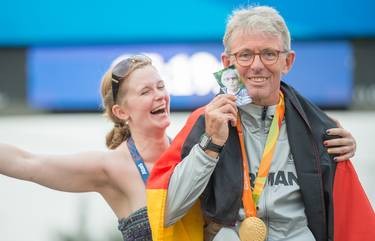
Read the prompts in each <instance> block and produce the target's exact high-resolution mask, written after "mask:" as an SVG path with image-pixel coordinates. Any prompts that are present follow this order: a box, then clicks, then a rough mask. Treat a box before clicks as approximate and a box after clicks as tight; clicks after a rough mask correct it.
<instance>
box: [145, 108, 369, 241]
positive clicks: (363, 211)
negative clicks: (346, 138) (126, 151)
mask: <svg viewBox="0 0 375 241" xmlns="http://www.w3.org/2000/svg"><path fill="white" fill-rule="evenodd" d="M203 110H204V108H200V109H198V110H196V111H194V112H193V113H192V114H191V116H190V117H189V118H188V120H187V122H186V124H185V126H184V127H183V129H182V130H181V131H180V132H179V133H178V135H177V136H176V137H175V139H174V141H173V142H172V144H171V146H170V147H169V148H168V150H167V151H166V152H165V153H164V154H163V155H162V156H161V158H160V159H159V160H158V161H157V162H156V163H155V166H154V168H153V170H152V172H151V175H150V177H149V180H148V184H147V189H146V195H147V209H148V216H149V220H150V225H151V230H152V238H153V241H203V217H202V212H201V207H200V203H199V201H197V202H196V203H195V204H194V206H193V207H192V208H191V209H190V210H189V212H188V213H187V214H186V215H185V216H184V217H183V218H182V219H181V220H180V221H178V222H176V223H175V224H174V225H171V226H169V227H164V216H165V209H166V199H167V191H168V185H169V180H170V177H171V175H172V173H173V170H174V167H175V166H176V165H177V164H178V163H179V162H181V149H182V146H183V144H184V142H185V140H186V138H187V136H188V135H189V133H190V131H191V129H192V127H193V126H194V124H195V123H196V121H197V119H198V118H199V116H200V115H201V114H202V112H203ZM333 185H334V187H333V194H332V195H333V209H334V210H333V212H334V214H333V215H334V221H333V225H334V227H333V230H334V239H333V241H372V240H375V214H374V210H373V209H372V206H371V204H370V202H369V200H368V198H367V196H366V193H365V192H364V190H363V188H362V186H361V183H360V182H359V179H358V176H357V174H356V172H355V170H354V167H353V166H352V164H351V162H350V161H349V160H348V161H343V162H339V163H337V166H336V171H335V177H334V184H333ZM327 195H330V194H327Z"/></svg>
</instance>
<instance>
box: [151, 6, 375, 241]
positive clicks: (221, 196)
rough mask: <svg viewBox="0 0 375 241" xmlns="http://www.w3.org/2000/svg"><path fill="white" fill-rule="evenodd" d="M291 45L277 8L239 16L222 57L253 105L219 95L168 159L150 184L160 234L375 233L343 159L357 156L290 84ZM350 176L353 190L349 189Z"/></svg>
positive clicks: (309, 240) (349, 236)
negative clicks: (331, 152)
mask: <svg viewBox="0 0 375 241" xmlns="http://www.w3.org/2000/svg"><path fill="white" fill-rule="evenodd" d="M290 42H291V41H290V34H289V30H288V28H287V26H286V24H285V22H284V19H283V18H282V17H281V16H280V15H279V13H278V12H277V11H276V10H275V9H273V8H271V7H263V6H257V7H249V8H245V9H239V10H236V11H234V12H233V14H232V16H231V17H230V19H229V22H228V24H227V28H226V33H225V36H224V47H225V51H224V53H223V54H222V63H223V65H224V67H227V66H230V65H232V64H234V65H235V67H236V69H237V71H238V72H239V74H240V76H241V79H242V80H243V82H244V85H245V87H246V89H247V91H248V94H249V96H250V97H251V98H252V103H251V104H247V105H244V106H240V107H237V106H236V104H235V101H236V98H235V97H234V96H233V95H227V94H223V95H218V96H216V97H215V98H214V99H213V100H212V101H211V102H210V103H209V104H208V105H207V106H206V107H205V108H204V110H202V109H200V110H198V111H196V112H195V113H193V115H192V117H191V118H190V119H189V120H188V122H187V124H186V126H185V127H184V129H183V130H182V131H181V133H180V134H179V135H178V136H177V137H176V140H175V141H174V143H172V146H171V147H170V149H169V151H167V153H165V154H164V155H163V156H162V158H161V160H159V162H158V163H157V165H156V167H155V168H154V171H153V173H152V176H151V180H150V182H149V186H148V188H149V189H148V208H149V216H150V221H151V227H152V232H153V238H154V240H179V241H180V240H202V239H203V238H204V239H205V240H214V241H218V240H225V241H232V240H233V241H234V240H236V241H237V240H270V241H276V240H288V241H291V240H292V241H294V240H295V241H297V240H298V241H301V240H302V241H315V240H318V241H326V240H335V241H337V240H373V239H374V235H375V234H374V228H373V227H375V218H374V212H373V210H372V207H371V204H370V203H369V201H368V200H367V198H366V195H365V194H364V192H363V190H362V188H361V186H360V184H359V182H358V180H357V177H356V175H355V172H354V170H353V169H352V167H351V165H350V162H349V161H348V162H342V163H340V164H338V165H337V164H336V162H335V160H337V158H341V159H347V158H348V157H350V154H348V153H346V154H344V155H340V153H341V152H345V150H343V149H340V148H338V149H336V151H337V152H336V154H337V155H338V157H337V156H336V157H333V156H332V155H329V153H328V152H327V149H326V148H325V145H327V144H329V141H328V140H326V139H324V138H326V135H325V134H326V132H327V130H329V131H330V134H340V133H339V132H338V129H335V128H334V127H336V124H335V123H334V122H333V121H332V120H331V119H330V118H329V117H328V116H327V115H326V114H325V113H324V112H322V111H321V110H320V109H319V108H317V107H316V106H315V105H313V104H312V103H310V102H309V101H308V100H306V99H305V98H303V97H302V96H301V95H300V94H298V93H297V92H296V91H295V90H294V89H293V88H292V87H290V86H288V85H287V84H285V83H284V82H282V81H281V79H282V76H283V75H285V74H287V73H288V72H289V71H290V69H291V68H292V65H293V62H294V59H295V53H294V51H293V50H292V49H291V43H290ZM228 123H229V124H228ZM331 128H334V129H331ZM338 140H339V139H338ZM338 140H335V141H337V142H335V144H337V145H341V144H345V143H344V142H345V140H346V139H344V140H341V142H339V141H338ZM327 141H328V143H327ZM331 144H332V143H331ZM346 144H347V143H346ZM180 160H182V161H181V162H180ZM344 182H348V183H349V186H350V188H351V189H346V190H345V192H343V191H339V190H342V189H343V188H346V187H347V186H346V185H348V183H344ZM158 187H159V188H165V192H164V193H163V194H162V195H159V196H157V195H155V192H156V190H157V188H158ZM157 199H158V200H159V201H160V202H161V205H159V206H158V205H157V203H158V201H156V200H157ZM198 200H199V201H200V202H197V201H198ZM349 200H351V201H353V202H350V201H349ZM349 205H350V206H349ZM349 207H350V209H348V208H349ZM343 210H344V211H345V212H346V214H347V216H346V217H342V216H340V215H342V214H340V213H339V212H341V211H343ZM358 217H361V218H363V219H365V220H366V224H365V225H361V224H359V223H358V222H357V221H358ZM160 218H161V219H162V220H160ZM159 221H160V222H159ZM366 225H368V226H366ZM203 233H204V235H203Z"/></svg>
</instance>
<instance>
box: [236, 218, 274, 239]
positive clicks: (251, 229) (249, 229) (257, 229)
mask: <svg viewBox="0 0 375 241" xmlns="http://www.w3.org/2000/svg"><path fill="white" fill-rule="evenodd" d="M238 233H239V235H240V239H241V241H264V240H266V236H267V227H266V224H265V223H264V222H263V221H262V219H260V218H257V217H248V218H246V219H245V220H244V221H243V222H242V223H241V225H240V229H239V232H238Z"/></svg>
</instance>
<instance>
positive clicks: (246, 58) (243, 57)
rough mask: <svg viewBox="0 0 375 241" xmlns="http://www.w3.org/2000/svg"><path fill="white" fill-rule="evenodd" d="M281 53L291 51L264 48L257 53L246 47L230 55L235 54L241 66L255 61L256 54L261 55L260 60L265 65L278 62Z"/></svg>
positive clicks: (246, 65)
mask: <svg viewBox="0 0 375 241" xmlns="http://www.w3.org/2000/svg"><path fill="white" fill-rule="evenodd" d="M281 53H282V54H285V53H289V51H286V50H284V51H280V50H277V49H262V50H261V51H260V52H259V53H255V52H254V51H252V50H250V49H244V50H241V51H239V52H237V53H233V54H230V55H233V56H234V57H235V58H236V61H237V63H238V64H239V65H240V66H242V67H248V66H250V65H251V64H252V63H253V62H254V59H255V56H256V55H259V57H260V60H261V61H262V63H263V64H264V65H272V64H274V63H276V62H277V60H278V59H279V55H280V54H281Z"/></svg>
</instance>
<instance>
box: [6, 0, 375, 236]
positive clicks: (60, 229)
mask: <svg viewBox="0 0 375 241" xmlns="http://www.w3.org/2000/svg"><path fill="white" fill-rule="evenodd" d="M246 4H266V5H271V6H274V7H276V8H277V9H278V10H279V11H280V13H281V14H282V15H283V16H284V18H285V20H286V22H287V24H288V26H289V29H290V31H291V35H292V48H293V49H294V50H295V51H296V53H297V58H296V62H295V65H294V68H293V69H292V71H291V72H290V74H288V75H287V76H286V77H285V81H286V82H288V83H290V84H291V85H293V86H294V87H295V88H296V89H297V90H299V91H300V92H301V93H302V94H303V95H304V96H306V97H307V98H309V99H310V100H312V101H313V102H314V103H316V104H317V105H319V106H320V107H321V108H323V109H325V110H326V111H327V112H328V113H329V114H330V115H331V116H333V117H335V118H337V119H339V120H340V122H341V123H342V124H343V126H344V127H345V128H346V129H348V130H350V131H351V132H352V134H353V135H354V136H355V138H356V139H357V144H358V148H357V153H356V156H355V158H353V163H354V165H355V167H356V170H357V172H358V175H359V177H360V180H361V182H362V184H363V185H364V188H365V191H366V193H367V195H368V197H369V198H370V201H371V202H372V205H373V206H374V203H375V187H374V185H373V183H375V177H374V175H373V172H374V171H375V150H374V148H373V145H372V144H371V142H372V141H371V139H372V138H373V136H374V135H375V127H374V123H375V122H374V121H375V112H374V110H375V80H374V78H375V64H374V63H375V15H374V12H375V2H374V1H372V0H357V1H348V0H340V1H339V0H334V1H323V0H315V1H310V0H308V1H297V0H288V1H277V0H274V1H258V2H256V1H239V0H231V1H224V0H215V1H213V0H190V1H187V2H179V1H171V0H165V1H141V0H140V1H126V0H122V1H120V0H106V1H99V0H91V1H88V0H75V1H73V0H65V1H63V2H62V1H46V0H34V1H26V0H12V1H10V0H5V1H4V0H3V1H0V141H1V142H7V143H10V144H16V145H17V146H19V147H22V148H25V149H27V150H29V151H33V152H38V153H72V152H77V151H82V150H92V149H99V150H105V145H104V136H105V134H106V132H107V131H108V130H109V128H110V127H111V124H110V123H109V122H107V121H106V120H105V119H104V118H103V117H102V116H101V113H100V111H101V103H100V93H99V84H100V79H101V77H102V75H103V74H104V72H105V71H106V70H107V69H108V67H109V66H110V65H111V64H112V63H113V61H116V59H118V58H120V57H121V56H127V55H131V54H137V53H144V54H148V55H150V56H151V57H152V59H153V61H154V63H155V65H156V66H157V68H158V69H159V71H160V72H161V74H162V76H163V77H164V79H165V81H166V83H167V88H168V90H169V92H170V94H171V96H172V98H171V109H172V123H173V124H172V126H171V127H170V128H169V129H168V133H169V135H170V136H172V137H173V136H174V135H175V134H176V132H177V131H178V130H179V128H180V127H181V126H182V125H183V123H184V121H185V119H186V117H187V115H188V113H189V112H190V111H191V110H192V109H194V108H196V107H198V106H201V105H204V104H205V103H207V102H208V101H209V100H210V99H211V98H212V97H213V96H214V94H215V93H216V91H217V84H216V83H215V80H214V78H213V75H212V73H213V72H215V71H217V70H218V69H220V68H221V64H220V54H221V52H222V50H223V48H222V43H221V41H222V36H223V34H224V29H225V23H226V19H227V15H228V14H230V12H231V11H232V9H233V8H237V7H240V6H244V5H246ZM116 226H117V220H116V217H115V215H114V214H113V213H112V211H111V210H110V208H109V207H107V205H105V204H104V200H102V199H101V197H100V196H99V195H97V194H95V193H88V194H69V193H62V192H57V191H53V190H49V189H46V188H43V187H40V186H38V185H36V184H32V183H26V182H22V181H18V180H15V179H11V178H8V177H5V176H2V175H0V240H1V241H14V240H17V241H26V240H28V241H48V240H53V241H55V240H56V241H60V240H61V241H68V240H70V241H73V240H80V241H96V240H113V241H114V240H121V236H120V233H119V232H118V231H117V229H116Z"/></svg>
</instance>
